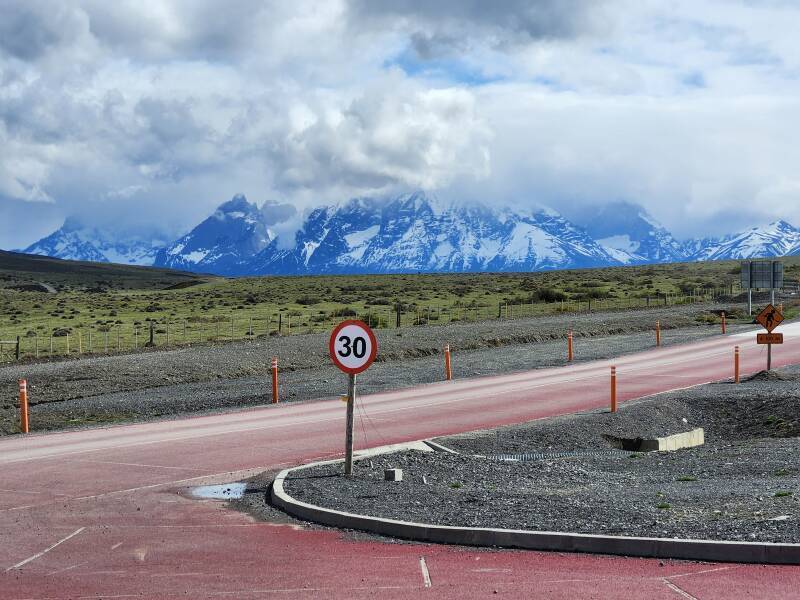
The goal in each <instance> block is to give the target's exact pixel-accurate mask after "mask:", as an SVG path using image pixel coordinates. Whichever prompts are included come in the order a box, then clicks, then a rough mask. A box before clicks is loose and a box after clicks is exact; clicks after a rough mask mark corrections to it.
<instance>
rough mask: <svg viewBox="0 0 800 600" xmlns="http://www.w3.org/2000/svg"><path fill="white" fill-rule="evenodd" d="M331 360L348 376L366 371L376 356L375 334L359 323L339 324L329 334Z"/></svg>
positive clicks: (346, 322)
mask: <svg viewBox="0 0 800 600" xmlns="http://www.w3.org/2000/svg"><path fill="white" fill-rule="evenodd" d="M329 348H330V352H331V359H332V360H333V364H335V365H336V366H337V367H339V369H341V370H342V371H344V372H345V373H348V374H350V375H356V374H358V373H361V372H363V371H366V370H367V369H368V368H369V366H370V365H371V364H372V362H373V361H374V360H375V356H377V354H378V340H376V339H375V334H374V333H372V330H371V329H370V328H369V327H367V325H366V323H362V322H361V321H345V322H343V323H340V324H339V325H338V326H337V327H336V329H334V330H333V333H331V341H330V344H329Z"/></svg>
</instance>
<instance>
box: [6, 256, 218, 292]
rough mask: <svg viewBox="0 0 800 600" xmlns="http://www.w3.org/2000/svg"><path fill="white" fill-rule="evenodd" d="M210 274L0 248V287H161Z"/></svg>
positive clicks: (191, 282) (189, 282) (199, 279)
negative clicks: (38, 254) (64, 258)
mask: <svg viewBox="0 0 800 600" xmlns="http://www.w3.org/2000/svg"><path fill="white" fill-rule="evenodd" d="M210 278H212V277H211V276H202V275H198V274H195V273H186V272H182V271H175V270H170V269H161V268H154V267H138V266H131V265H117V264H111V263H98V262H89V261H73V260H61V259H58V258H50V257H47V256H36V255H31V254H22V253H18V252H6V251H4V250H0V289H2V288H19V286H38V287H40V288H41V289H42V291H44V289H46V288H47V287H48V286H50V287H52V288H54V289H56V290H63V289H76V290H77V289H80V290H88V289H98V290H101V289H130V290H160V289H167V288H169V287H173V286H181V287H183V286H186V285H195V284H197V283H202V282H204V281H207V280H208V279H210ZM30 289H34V288H33V287H32V288H30Z"/></svg>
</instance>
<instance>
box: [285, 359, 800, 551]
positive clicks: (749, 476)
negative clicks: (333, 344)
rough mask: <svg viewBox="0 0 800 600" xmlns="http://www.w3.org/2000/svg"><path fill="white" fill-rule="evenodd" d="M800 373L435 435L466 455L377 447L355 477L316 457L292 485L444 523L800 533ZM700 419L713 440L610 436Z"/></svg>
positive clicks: (774, 535) (338, 503)
mask: <svg viewBox="0 0 800 600" xmlns="http://www.w3.org/2000/svg"><path fill="white" fill-rule="evenodd" d="M798 382H800V367H790V368H786V369H782V370H780V371H776V372H773V373H772V374H769V375H761V376H757V377H755V378H754V379H752V380H751V381H747V382H744V383H742V384H741V385H738V386H737V385H734V384H730V383H728V384H726V383H721V384H709V385H705V386H700V387H697V388H692V389H689V390H681V391H677V392H671V393H667V394H661V395H659V396H654V397H651V398H648V399H644V400H639V401H636V402H630V403H625V404H624V405H623V406H622V407H621V410H620V411H619V412H618V413H616V414H610V413H608V412H604V411H602V410H598V411H593V412H589V413H583V414H577V415H568V416H562V417H556V418H552V419H547V420H543V421H534V422H531V423H526V424H521V425H515V426H511V427H503V428H499V429H494V430H487V431H479V432H472V433H469V434H461V435H457V436H449V437H446V438H440V439H439V440H438V441H439V442H440V443H441V444H443V445H445V446H448V447H450V448H453V449H456V450H458V451H459V452H463V454H460V455H452V454H447V453H434V454H427V453H420V452H403V453H396V454H391V455H384V456H378V457H374V458H372V459H371V460H369V461H359V462H357V463H356V466H355V476H354V477H352V478H345V477H343V476H342V475H341V474H340V473H341V465H332V466H322V467H315V468H313V469H311V470H304V471H302V472H299V473H297V474H296V475H292V476H291V477H290V478H289V479H287V481H286V482H285V485H286V489H287V492H288V493H289V494H291V495H292V496H294V497H295V498H297V499H298V500H301V501H304V502H310V503H312V504H319V505H321V506H325V507H329V508H335V509H340V510H347V511H348V512H355V513H361V514H368V515H372V516H378V517H385V518H392V519H400V520H406V521H417V522H424V523H432V524H437V525H451V526H462V527H500V528H509V529H529V530H539V531H563V532H580V533H592V534H607V535H628V536H648V537H678V538H690V539H717V540H738V541H762V542H789V543H800V467H799V466H798V461H797V454H798V451H800V438H798V435H800V388H799V387H798ZM684 420H685V421H684ZM694 427H703V428H704V429H705V432H706V443H705V445H704V446H701V447H697V448H691V449H684V450H679V451H676V452H669V453H664V452H653V453H631V452H610V451H609V449H610V446H609V444H608V443H607V442H606V441H605V440H604V438H603V434H611V435H617V436H620V437H636V436H642V437H649V436H651V435H664V434H668V433H672V432H676V431H688V430H690V429H692V428H694ZM587 450H597V451H601V452H598V453H595V454H587V453H586V452H585V451H587ZM574 451H579V452H577V453H576V454H572V455H569V454H567V455H566V456H554V455H551V456H547V455H545V456H544V457H541V458H538V459H536V460H530V461H525V462H499V461H497V460H494V459H492V458H491V457H492V456H494V455H497V454H514V453H522V452H526V453H534V452H540V453H558V452H561V453H570V452H574ZM475 455H479V456H475ZM385 468H402V469H403V470H404V480H403V481H402V482H399V483H397V482H386V481H384V480H383V470H384V469H385Z"/></svg>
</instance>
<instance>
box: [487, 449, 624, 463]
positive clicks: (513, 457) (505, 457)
mask: <svg viewBox="0 0 800 600" xmlns="http://www.w3.org/2000/svg"><path fill="white" fill-rule="evenodd" d="M630 454H631V452H630V451H628V450H617V449H611V450H572V451H571V452H527V453H524V454H495V455H494V456H487V457H486V458H488V459H490V460H496V461H498V462H527V461H531V460H546V459H548V458H570V457H572V456H614V455H630Z"/></svg>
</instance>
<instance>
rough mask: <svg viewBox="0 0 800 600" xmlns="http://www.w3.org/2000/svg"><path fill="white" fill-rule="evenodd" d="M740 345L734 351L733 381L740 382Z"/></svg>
mask: <svg viewBox="0 0 800 600" xmlns="http://www.w3.org/2000/svg"><path fill="white" fill-rule="evenodd" d="M739 354H740V353H739V346H736V349H735V350H734V352H733V381H734V383H739Z"/></svg>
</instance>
